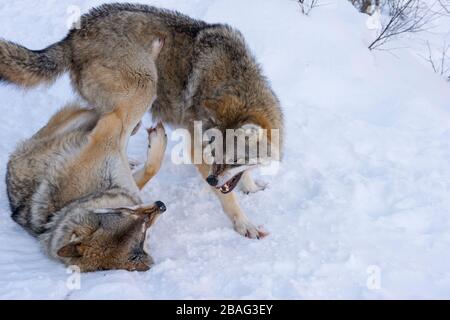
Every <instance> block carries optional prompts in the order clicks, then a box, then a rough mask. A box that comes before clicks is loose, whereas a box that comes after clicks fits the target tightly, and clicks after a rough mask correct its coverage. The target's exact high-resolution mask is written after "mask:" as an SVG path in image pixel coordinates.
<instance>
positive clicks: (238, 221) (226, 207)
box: [196, 164, 268, 239]
mask: <svg viewBox="0 0 450 320" xmlns="http://www.w3.org/2000/svg"><path fill="white" fill-rule="evenodd" d="M196 166H197V168H198V170H199V171H200V174H201V175H202V177H203V180H205V179H206V177H208V175H209V171H210V166H209V165H206V164H199V165H196ZM213 190H214V193H215V194H216V196H217V197H218V198H219V200H220V203H221V204H222V208H223V211H225V213H226V214H227V216H228V217H229V218H230V220H231V222H232V223H233V226H234V230H236V231H237V232H238V233H239V234H241V235H243V236H245V237H247V238H250V239H262V238H264V237H265V236H267V235H268V233H267V232H265V231H263V230H262V229H261V228H258V227H256V226H255V225H254V224H253V223H252V222H251V221H250V220H249V219H248V217H247V216H246V215H245V213H244V212H243V211H242V209H241V208H240V206H239V203H238V201H237V198H236V194H235V193H234V192H230V193H227V194H224V193H222V192H220V190H217V189H215V188H214V189H213Z"/></svg>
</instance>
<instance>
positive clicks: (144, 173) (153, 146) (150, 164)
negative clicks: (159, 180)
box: [133, 123, 167, 189]
mask: <svg viewBox="0 0 450 320" xmlns="http://www.w3.org/2000/svg"><path fill="white" fill-rule="evenodd" d="M147 132H148V151H147V161H146V162H145V165H144V167H142V168H141V169H139V170H137V171H136V172H134V173H133V178H134V181H135V182H136V185H137V186H138V188H139V189H142V188H144V186H145V185H146V184H147V183H148V182H149V181H150V180H151V179H152V178H153V177H154V176H155V175H156V174H157V173H158V171H159V169H160V168H161V164H162V161H163V159H164V153H165V151H166V147H167V135H166V131H165V129H164V126H163V125H162V123H158V125H157V126H156V127H155V128H151V129H148V130H147Z"/></svg>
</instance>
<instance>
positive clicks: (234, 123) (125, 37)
mask: <svg viewBox="0 0 450 320" xmlns="http://www.w3.org/2000/svg"><path fill="white" fill-rule="evenodd" d="M79 26H80V28H78V29H72V30H71V31H70V32H69V34H68V35H67V37H66V38H65V39H63V40H61V41H60V42H58V43H56V44H54V45H51V46H49V47H48V48H46V49H43V50H38V51H33V50H29V49H26V48H24V47H22V46H19V45H17V44H14V43H11V42H6V41H0V80H3V81H6V82H9V83H15V84H18V85H20V86H23V87H32V86H34V85H37V84H39V83H45V82H47V83H49V82H51V81H53V80H55V79H56V78H57V77H58V76H59V75H60V74H62V73H63V72H66V71H67V72H69V73H70V76H71V79H72V83H73V85H74V86H75V88H76V89H77V90H78V92H79V93H80V94H81V96H82V97H84V98H85V99H86V100H87V101H88V102H90V103H91V104H92V105H95V106H96V107H98V108H103V109H106V110H108V109H111V108H112V106H114V105H115V104H117V103H118V102H123V101H124V100H127V99H129V97H128V96H127V95H126V94H125V95H124V90H123V86H122V85H121V83H122V81H123V79H127V78H128V77H129V75H128V71H129V70H130V69H132V70H141V69H142V70H143V71H142V72H141V74H142V76H143V77H144V78H145V77H146V76H147V74H146V72H145V65H146V64H147V63H148V61H147V58H146V57H147V52H148V50H149V45H150V43H151V40H152V39H154V38H155V37H160V38H164V40H165V46H164V48H163V50H162V51H161V54H160V57H159V59H158V61H157V68H158V72H159V81H158V98H157V100H156V101H155V103H154V105H153V107H152V114H153V117H154V118H155V119H159V120H162V121H164V122H167V123H170V124H172V125H173V126H176V127H181V128H185V129H188V130H189V131H190V132H191V133H192V132H193V130H194V121H201V122H202V126H203V130H208V129H212V128H215V129H218V130H220V131H221V132H223V133H224V136H225V131H226V130H227V129H235V130H237V129H244V130H240V131H238V132H241V133H240V134H241V135H243V134H244V132H250V135H254V136H256V137H257V140H258V143H259V144H267V143H270V144H271V146H272V148H271V150H272V153H277V154H278V155H279V154H281V148H282V137H283V115H282V112H281V109H280V106H279V102H278V99H277V97H276V96H275V94H274V93H273V91H272V90H271V88H270V86H269V84H268V81H267V80H266V79H265V77H264V76H263V75H262V72H261V70H260V67H259V66H258V64H257V63H256V61H255V59H254V58H253V56H252V55H251V53H250V51H249V49H248V47H247V45H246V43H245V41H244V39H243V37H242V35H241V33H240V32H238V31H236V30H234V29H232V28H231V27H229V26H227V25H222V24H207V23H205V22H202V21H198V20H194V19H191V18H189V17H187V16H185V15H182V14H179V13H177V12H173V11H167V10H161V9H157V8H155V7H151V6H145V5H134V4H106V5H102V6H100V7H98V8H95V9H92V10H91V11H90V12H89V13H88V14H86V15H84V16H82V17H81V21H80V24H79ZM261 129H264V130H268V131H269V132H271V130H273V129H275V130H278V131H279V135H278V137H279V139H277V141H274V140H275V139H272V135H270V134H269V135H268V139H260V131H261ZM191 136H192V137H193V136H194V135H193V134H192V135H191ZM191 145H195V144H194V143H192V144H191ZM272 156H273V154H272ZM264 160H265V159H263V156H261V155H259V154H258V158H257V161H256V163H253V164H248V163H244V164H242V163H238V162H235V163H230V162H229V161H227V162H226V163H225V161H224V159H223V158H220V157H217V156H216V157H215V159H214V162H213V163H212V165H207V164H206V163H199V164H197V166H198V168H199V171H200V173H201V174H202V176H203V177H204V178H205V179H206V181H207V182H208V183H209V184H210V185H211V186H212V187H213V190H214V191H215V193H216V195H217V196H218V198H219V200H220V202H221V204H222V207H223V209H224V211H225V212H226V214H227V215H228V216H229V217H230V219H231V220H232V222H233V224H234V228H235V230H236V231H237V232H239V233H240V234H242V235H245V236H247V237H250V238H260V237H262V236H264V235H265V233H264V232H263V231H262V230H260V229H258V228H257V227H256V226H255V225H254V224H253V223H251V222H250V221H249V219H248V218H247V216H246V215H245V214H244V212H243V211H242V210H241V208H240V207H239V205H238V203H237V198H236V195H235V194H234V193H233V192H232V191H233V189H234V188H235V187H236V185H237V184H238V182H240V183H241V186H242V189H243V190H244V191H246V192H256V191H258V190H260V189H261V187H259V186H258V185H256V184H255V183H254V181H253V180H252V178H251V176H250V173H249V170H250V169H252V168H254V167H256V166H257V165H258V164H260V163H262V162H263V161H264Z"/></svg>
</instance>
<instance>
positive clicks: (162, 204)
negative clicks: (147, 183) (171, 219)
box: [155, 201, 167, 213]
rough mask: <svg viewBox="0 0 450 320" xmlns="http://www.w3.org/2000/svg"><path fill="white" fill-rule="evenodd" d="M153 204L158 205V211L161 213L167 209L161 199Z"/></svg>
mask: <svg viewBox="0 0 450 320" xmlns="http://www.w3.org/2000/svg"><path fill="white" fill-rule="evenodd" d="M155 205H156V206H157V207H158V209H159V212H161V213H163V212H165V211H166V210H167V208H166V205H165V204H164V202H162V201H156V202H155Z"/></svg>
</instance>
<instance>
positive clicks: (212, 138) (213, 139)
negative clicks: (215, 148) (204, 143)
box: [208, 136, 216, 144]
mask: <svg viewBox="0 0 450 320" xmlns="http://www.w3.org/2000/svg"><path fill="white" fill-rule="evenodd" d="M214 141H216V137H215V136H212V137H211V139H209V142H208V143H209V144H211V143H213V142H214Z"/></svg>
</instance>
